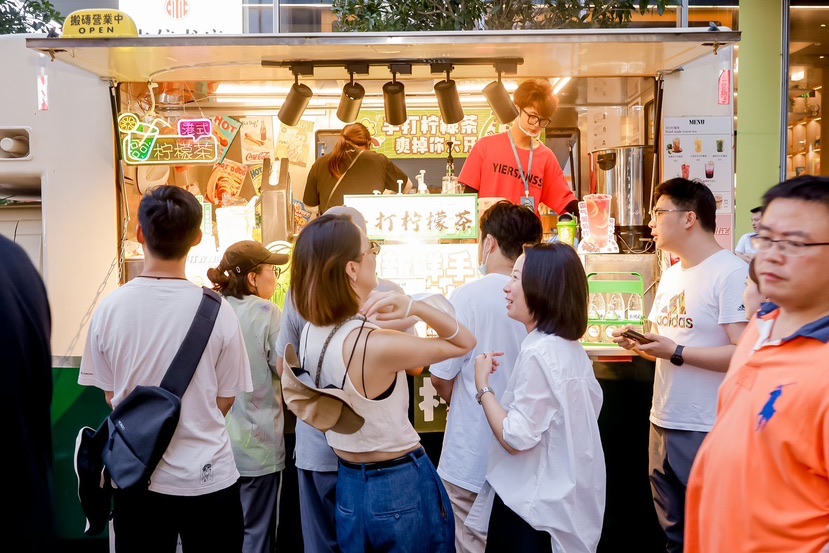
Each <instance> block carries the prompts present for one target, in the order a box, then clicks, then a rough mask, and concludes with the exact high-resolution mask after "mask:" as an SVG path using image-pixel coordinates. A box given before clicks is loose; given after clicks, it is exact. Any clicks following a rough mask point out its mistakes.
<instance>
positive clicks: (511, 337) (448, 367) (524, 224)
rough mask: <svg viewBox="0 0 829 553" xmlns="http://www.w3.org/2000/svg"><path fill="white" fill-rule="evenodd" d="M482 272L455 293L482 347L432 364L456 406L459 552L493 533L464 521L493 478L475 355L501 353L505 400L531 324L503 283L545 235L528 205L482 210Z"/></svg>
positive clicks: (500, 387) (451, 465) (445, 474)
mask: <svg viewBox="0 0 829 553" xmlns="http://www.w3.org/2000/svg"><path fill="white" fill-rule="evenodd" d="M480 228H481V233H480V253H479V255H480V260H481V266H480V269H479V270H480V272H481V273H482V274H483V275H484V277H483V278H480V279H478V280H476V281H474V282H470V283H468V284H465V285H463V286H461V287H460V288H458V289H456V290H455V291H454V292H453V293H452V294H451V296H450V298H449V299H450V301H451V302H452V305H453V306H454V307H455V315H456V316H457V319H458V321H459V322H460V323H461V324H462V325H464V326H466V327H467V328H468V329H469V330H470V331H472V333H473V334H474V335H475V338H476V339H477V340H478V345H477V346H476V347H475V349H473V350H472V351H470V352H469V353H468V354H466V355H465V356H464V357H457V358H455V359H449V360H447V361H443V362H441V363H437V364H435V365H432V366H431V367H430V369H429V372H430V373H431V379H432V385H433V386H434V387H435V389H436V390H437V392H438V394H440V397H442V398H443V399H444V400H445V401H446V403H447V404H450V408H449V420H448V422H447V425H446V432H445V434H444V437H443V448H442V451H441V455H440V463H439V464H438V474H439V475H440V477H441V479H442V480H443V484H444V486H445V487H446V491H447V492H448V494H449V499H450V500H451V501H452V508H453V511H454V513H455V546H456V550H457V551H458V552H483V551H484V549H485V547H486V535H485V534H482V533H480V532H478V531H476V530H473V529H472V528H470V527H468V526H465V525H464V522H465V521H466V517H467V515H468V514H469V509H470V508H471V507H472V504H473V503H474V502H475V498H476V497H477V495H478V492H479V491H480V490H481V486H483V484H484V478H485V476H486V462H487V456H486V451H487V448H486V447H483V445H482V444H485V443H487V442H488V441H489V440H490V439H491V438H492V431H491V430H490V428H489V424H488V423H487V421H486V416H485V414H484V412H483V410H482V409H481V407H480V405H478V401H477V399H476V398H477V392H478V390H477V389H476V388H475V358H476V357H477V356H478V355H479V354H481V353H484V352H491V351H502V352H504V355H503V356H502V357H500V358H499V360H500V366H499V368H498V371H497V372H495V373H494V374H493V375H492V376H490V380H489V383H490V386H491V387H492V388H493V389H494V393H495V396H496V397H497V398H498V400H499V401H500V399H501V396H502V395H503V393H504V390H505V389H506V385H507V381H508V380H509V377H510V375H511V374H512V370H513V365H514V364H515V359H516V357H518V351H519V350H520V349H521V342H522V341H523V340H524V338H526V336H527V329H526V328H524V325H523V324H521V323H518V322H517V321H514V320H512V319H510V318H509V317H508V316H507V308H506V300H505V299H504V286H505V285H506V284H507V282H509V279H510V278H511V276H510V275H511V274H512V266H513V264H514V263H515V260H516V259H517V258H518V256H519V255H521V253H522V246H523V245H524V244H528V243H536V242H539V241H540V240H541V236H542V232H543V230H542V228H541V221H539V219H538V217H537V216H536V215H535V213H534V212H533V211H532V210H531V209H529V208H527V207H524V206H521V205H516V204H513V203H511V202H508V201H506V200H502V201H500V202H497V203H495V204H493V205H492V206H491V207H490V208H489V209H487V210H486V211H485V212H484V214H483V215H482V216H481V223H480Z"/></svg>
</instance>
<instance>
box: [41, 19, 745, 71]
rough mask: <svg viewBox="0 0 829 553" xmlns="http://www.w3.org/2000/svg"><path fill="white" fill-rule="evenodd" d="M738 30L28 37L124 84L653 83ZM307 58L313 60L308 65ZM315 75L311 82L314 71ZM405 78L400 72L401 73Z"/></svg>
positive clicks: (48, 51)
mask: <svg viewBox="0 0 829 553" xmlns="http://www.w3.org/2000/svg"><path fill="white" fill-rule="evenodd" d="M739 40H740V33H739V32H738V31H728V30H723V31H720V30H717V31H707V30H706V31H700V30H697V29H649V30H643V29H611V30H606V29H601V30H593V29H589V30H538V31H532V30H530V31H528V30H518V31H462V32H411V33H394V34H389V33H316V34H278V35H261V34H251V35H171V36H139V37H133V38H108V39H104V38H102V39H90V38H83V39H78V38H51V39H50V38H28V39H27V40H26V44H27V47H29V48H32V49H35V50H38V51H40V52H43V53H45V54H48V55H50V56H51V57H52V58H53V59H57V60H60V61H62V62H65V63H68V64H70V65H73V66H76V67H79V68H81V69H84V70H86V71H89V72H91V73H93V74H95V75H98V76H100V77H102V78H105V79H108V80H114V81H116V82H148V81H152V82H169V81H198V80H212V81H268V80H285V79H288V80H293V74H294V73H299V74H300V75H307V76H305V77H303V78H308V79H316V80H318V79H343V78H346V77H347V76H348V74H347V72H346V71H345V69H344V68H345V66H346V64H357V63H358V62H366V63H367V65H368V71H369V72H368V76H367V77H363V78H367V79H383V80H388V79H389V76H390V74H389V64H401V65H403V66H406V65H407V64H411V65H412V76H411V77H409V78H412V77H413V78H429V77H430V76H432V75H434V72H437V73H438V74H440V72H441V70H440V67H441V64H444V65H445V64H446V63H447V62H448V63H449V64H451V66H452V67H453V70H452V78H454V79H490V80H491V79H493V78H494V77H495V76H496V70H495V68H494V64H495V63H496V62H500V61H504V62H506V66H505V67H509V66H510V64H512V65H513V66H514V67H515V68H516V71H515V72H514V73H513V72H512V71H510V70H505V72H504V74H505V75H511V76H516V77H519V78H526V77H619V76H624V77H637V76H639V77H645V76H654V75H656V74H658V73H659V72H665V71H671V70H675V69H678V68H681V67H682V66H683V65H685V64H687V63H689V62H691V61H693V60H696V59H698V58H700V57H702V56H706V55H710V54H712V53H713V52H716V50H718V49H719V48H720V47H722V46H725V45H728V44H734V43H736V42H739ZM303 62H305V63H303ZM309 68H312V69H313V76H311V75H310V74H308V73H307V71H308V70H309ZM403 74H405V73H403V72H401V75H403Z"/></svg>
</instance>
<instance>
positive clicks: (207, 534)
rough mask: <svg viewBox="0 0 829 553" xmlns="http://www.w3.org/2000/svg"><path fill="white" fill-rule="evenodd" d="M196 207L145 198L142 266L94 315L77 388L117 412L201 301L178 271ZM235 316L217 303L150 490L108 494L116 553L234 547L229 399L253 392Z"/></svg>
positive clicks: (190, 201)
mask: <svg viewBox="0 0 829 553" xmlns="http://www.w3.org/2000/svg"><path fill="white" fill-rule="evenodd" d="M201 220H202V208H201V205H200V204H199V202H198V200H196V198H195V196H193V194H191V193H190V192H188V191H186V190H184V189H182V188H178V187H175V186H159V187H157V188H154V189H152V190H151V191H150V192H148V193H147V194H146V195H145V196H144V198H143V199H142V200H141V204H140V205H139V208H138V228H137V231H136V232H137V239H138V242H140V243H141V244H142V245H143V247H144V270H143V271H142V272H141V274H140V275H139V276H138V277H136V278H134V279H133V280H131V281H130V282H128V283H127V284H125V285H124V286H122V287H121V288H119V289H118V290H116V291H115V292H113V293H112V294H110V295H109V296H108V297H107V298H106V299H104V301H103V302H101V305H100V307H99V308H98V310H97V311H96V312H95V315H94V316H93V317H92V321H91V323H90V325H89V334H88V336H87V340H86V346H85V348H84V354H83V358H82V359H81V369H80V376H79V378H78V383H79V384H81V385H84V386H96V387H98V388H100V389H102V390H103V391H104V395H105V397H106V401H107V403H108V404H109V405H110V406H111V407H116V406H117V405H118V404H119V403H120V402H121V401H122V400H123V399H124V398H125V397H126V396H127V395H129V393H130V392H132V390H133V389H134V388H135V387H136V386H139V385H140V386H158V385H159V384H160V383H161V379H162V378H163V377H164V374H165V373H166V372H167V367H168V366H169V365H170V363H171V362H172V360H173V358H174V357H175V355H176V352H177V351H178V349H179V346H180V345H181V343H182V341H184V337H185V335H186V334H187V330H188V329H189V328H190V324H191V323H192V321H193V318H194V317H195V315H196V310H197V309H198V306H199V303H200V302H201V298H202V294H203V292H202V289H201V287H200V286H197V285H195V284H193V283H192V282H190V281H188V280H187V278H186V277H185V273H184V267H185V263H186V261H187V254H188V252H189V251H190V248H191V247H192V246H195V245H196V244H198V243H199V241H200V240H201V231H200V230H199V227H200V225H201ZM252 391H253V383H252V381H251V373H250V364H249V361H248V355H247V351H246V349H245V342H244V337H243V336H242V331H241V329H240V326H239V319H238V318H237V317H236V314H235V313H234V312H233V309H232V308H231V307H230V304H228V303H227V300H224V299H222V304H221V307H220V308H219V313H218V316H217V318H216V323H215V326H214V327H213V331H212V333H211V335H210V339H209V341H208V343H207V346H206V348H205V351H204V354H203V355H202V357H201V360H200V361H199V364H198V365H197V367H196V372H195V373H194V374H193V378H192V380H191V381H190V384H189V386H188V387H187V391H186V392H185V394H184V396H183V397H182V401H181V418H180V419H179V422H178V426H177V427H176V431H175V434H173V439H172V441H171V442H170V445H169V447H168V448H167V450H166V451H165V453H164V456H163V457H162V459H161V462H159V464H158V467H157V468H156V469H155V471H154V472H153V474H152V476H151V478H150V484H149V489H146V490H119V489H115V490H114V493H113V498H114V511H113V513H114V514H113V524H114V534H115V551H116V552H117V553H124V552H128V553H130V552H139V551H172V550H173V549H175V547H176V537H177V536H181V544H182V549H183V551H184V552H185V553H191V552H197V551H241V550H242V541H243V537H244V526H243V521H242V503H241V499H240V495H239V483H238V480H239V471H238V470H237V468H236V462H235V461H234V458H233V450H232V448H231V445H230V439H229V438H228V434H227V428H226V426H225V415H226V414H227V412H228V410H230V407H231V406H232V405H233V401H234V399H235V398H236V395H237V394H239V393H242V392H252Z"/></svg>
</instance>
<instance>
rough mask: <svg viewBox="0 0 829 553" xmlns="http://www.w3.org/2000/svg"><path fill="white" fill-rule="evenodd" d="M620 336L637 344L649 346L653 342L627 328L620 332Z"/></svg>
mask: <svg viewBox="0 0 829 553" xmlns="http://www.w3.org/2000/svg"><path fill="white" fill-rule="evenodd" d="M622 336H624V337H625V338H627V339H629V340H633V341H634V342H639V343H640V344H650V343H651V342H653V340H648V339H647V338H645V336H644V335H643V334H641V333H639V332H636V331H635V330H633V329H630V328H627V329H625V330H623V331H622Z"/></svg>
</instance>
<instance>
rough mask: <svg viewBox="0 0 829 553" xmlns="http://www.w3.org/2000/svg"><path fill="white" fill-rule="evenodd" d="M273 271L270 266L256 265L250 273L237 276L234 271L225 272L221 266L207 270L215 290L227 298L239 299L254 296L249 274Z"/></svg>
mask: <svg viewBox="0 0 829 553" xmlns="http://www.w3.org/2000/svg"><path fill="white" fill-rule="evenodd" d="M265 267H267V268H268V270H270V269H271V266H269V265H264V264H260V265H256V266H255V267H253V268H251V269H250V270H248V271H245V272H243V273H240V274H237V273H235V272H233V271H223V270H222V268H221V265H219V267H211V268H209V269H207V278H209V279H210V282H212V283H213V290H215V291H216V292H218V293H220V294H221V295H223V296H224V297H226V298H239V299H242V298H244V297H245V296H249V295H251V294H253V290H251V289H250V285H249V283H248V273H254V274H257V275H258V274H260V273H261V272H262V271H263V270H264V268H265Z"/></svg>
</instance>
